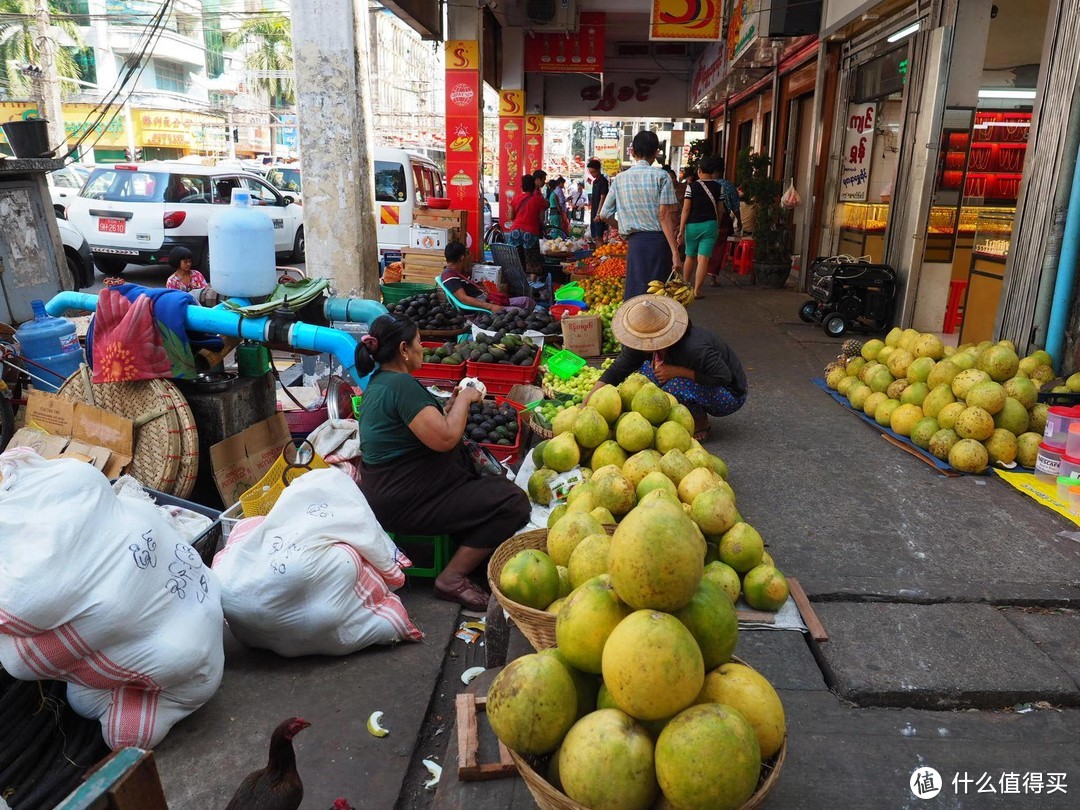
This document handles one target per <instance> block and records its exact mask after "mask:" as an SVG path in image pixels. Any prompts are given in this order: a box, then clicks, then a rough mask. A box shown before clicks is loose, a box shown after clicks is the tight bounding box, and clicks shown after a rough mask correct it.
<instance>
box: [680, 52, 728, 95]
mask: <svg viewBox="0 0 1080 810" xmlns="http://www.w3.org/2000/svg"><path fill="white" fill-rule="evenodd" d="M726 56H727V53H726V51H725V49H724V45H723V43H722V42H711V43H709V45H708V46H707V47H706V48H705V50H704V51H702V53H701V56H699V57H698V60H697V62H696V63H695V64H694V72H693V73H692V74H691V75H690V95H689V97H688V98H687V103H688V104H689V106H690V107H696V106H697V105H698V104H700V103H701V102H702V101H704V100H705V99H706V98H707V97H708V95H709V93H711V92H712V91H713V90H714V89H715V88H716V86H717V85H718V84H720V81H721V80H722V79H723V78H724V76H725V70H724V68H725V66H726V65H727V62H726V61H725V58H726Z"/></svg>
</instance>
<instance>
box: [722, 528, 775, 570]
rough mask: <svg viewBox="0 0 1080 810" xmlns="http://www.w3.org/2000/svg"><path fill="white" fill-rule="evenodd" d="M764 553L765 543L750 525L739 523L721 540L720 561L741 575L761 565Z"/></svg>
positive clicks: (725, 533)
mask: <svg viewBox="0 0 1080 810" xmlns="http://www.w3.org/2000/svg"><path fill="white" fill-rule="evenodd" d="M764 552H765V542H764V541H763V540H762V539H761V535H760V534H759V533H758V531H757V529H755V528H754V527H753V526H751V525H750V524H749V523H744V522H742V521H739V522H738V523H736V524H735V525H734V526H732V527H731V528H730V529H728V530H727V531H726V532H724V534H723V536H722V537H721V538H720V561H721V562H723V563H724V564H725V565H730V566H731V567H732V568H734V569H735V570H736V571H738V572H739V573H740V574H745V573H746V572H747V571H749V570H750V569H751V568H753V567H754V566H756V565H760V564H761V555H762V554H763V553H764Z"/></svg>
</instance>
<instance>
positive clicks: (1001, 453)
mask: <svg viewBox="0 0 1080 810" xmlns="http://www.w3.org/2000/svg"><path fill="white" fill-rule="evenodd" d="M983 447H985V448H986V455H987V461H988V463H990V464H997V463H998V462H999V461H1000V462H1003V463H1005V464H1012V463H1013V462H1014V461H1016V455H1017V453H1018V452H1019V451H1020V445H1019V443H1018V442H1017V440H1016V434H1015V433H1011V432H1009V431H1008V430H1005V429H1004V428H997V429H996V430H995V431H994V432H993V433H991V434H990V438H989V439H987V440H986V441H984V442H983Z"/></svg>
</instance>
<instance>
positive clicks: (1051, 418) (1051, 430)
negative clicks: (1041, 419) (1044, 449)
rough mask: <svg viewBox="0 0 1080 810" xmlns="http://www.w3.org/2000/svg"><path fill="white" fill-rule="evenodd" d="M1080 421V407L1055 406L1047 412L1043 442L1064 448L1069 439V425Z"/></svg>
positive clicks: (1060, 448) (1057, 447)
mask: <svg viewBox="0 0 1080 810" xmlns="http://www.w3.org/2000/svg"><path fill="white" fill-rule="evenodd" d="M1074 422H1080V408H1066V407H1063V406H1060V405H1058V406H1055V407H1053V408H1050V409H1049V410H1048V411H1047V412H1046V429H1045V430H1044V431H1043V444H1046V445H1049V446H1050V447H1053V448H1054V449H1056V450H1063V449H1064V448H1065V445H1066V444H1067V443H1068V440H1069V425H1071V424H1073V423H1074Z"/></svg>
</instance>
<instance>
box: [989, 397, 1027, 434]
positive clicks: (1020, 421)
mask: <svg viewBox="0 0 1080 810" xmlns="http://www.w3.org/2000/svg"><path fill="white" fill-rule="evenodd" d="M1030 423H1031V419H1030V417H1029V416H1028V412H1027V409H1026V408H1025V407H1024V406H1023V405H1021V404H1020V403H1019V402H1017V401H1016V400H1015V399H1013V398H1012V397H1006V398H1005V406H1004V407H1003V408H1002V409H1001V410H1000V411H998V412H997V413H996V414H994V427H996V428H1002V429H1003V430H1007V431H1009V432H1010V433H1012V434H1013V435H1014V436H1019V435H1020V434H1021V433H1026V432H1027V429H1028V425H1029V424H1030Z"/></svg>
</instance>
